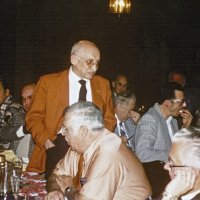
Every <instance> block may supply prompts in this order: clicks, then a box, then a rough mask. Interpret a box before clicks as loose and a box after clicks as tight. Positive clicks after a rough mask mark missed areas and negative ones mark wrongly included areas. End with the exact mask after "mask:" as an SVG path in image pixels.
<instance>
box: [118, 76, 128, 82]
mask: <svg viewBox="0 0 200 200" xmlns="http://www.w3.org/2000/svg"><path fill="white" fill-rule="evenodd" d="M116 80H117V82H125V83H127V79H126V77H124V76H118V77H117V79H116Z"/></svg>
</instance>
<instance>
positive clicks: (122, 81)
mask: <svg viewBox="0 0 200 200" xmlns="http://www.w3.org/2000/svg"><path fill="white" fill-rule="evenodd" d="M127 87H128V79H127V78H126V76H125V75H123V74H118V75H117V76H116V77H115V80H113V81H112V98H113V101H114V97H115V96H116V95H117V94H119V93H120V92H124V91H126V90H127Z"/></svg>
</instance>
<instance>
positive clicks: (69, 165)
mask: <svg viewBox="0 0 200 200" xmlns="http://www.w3.org/2000/svg"><path fill="white" fill-rule="evenodd" d="M79 156H80V155H79V154H77V153H76V152H75V151H72V150H71V149H69V150H68V152H67V154H66V156H65V158H64V159H63V160H61V161H60V162H59V163H58V165H57V166H56V169H55V170H54V173H55V174H57V175H68V176H72V177H75V175H76V174H77V170H78V160H79ZM83 157H84V166H83V173H82V178H85V180H86V183H85V184H84V185H83V187H82V188H81V189H80V194H82V195H83V196H84V197H86V198H88V199H96V200H100V199H101V200H105V199H106V200H122V199H123V200H128V199H146V198H147V197H148V196H150V195H151V190H150V186H149V183H148V179H147V178H146V175H145V173H144V171H143V169H142V166H141V163H140V162H139V161H138V159H137V158H136V156H135V155H134V154H133V153H132V152H131V151H130V150H129V149H128V148H126V147H125V145H124V144H123V143H122V142H121V139H120V138H119V137H118V136H116V135H115V134H110V132H108V131H107V130H106V129H105V130H104V131H102V133H101V134H100V135H99V137H98V138H97V139H96V140H95V141H94V142H93V143H92V144H91V145H90V146H89V148H88V149H87V150H86V152H84V154H83Z"/></svg>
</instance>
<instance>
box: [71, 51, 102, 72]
mask: <svg viewBox="0 0 200 200" xmlns="http://www.w3.org/2000/svg"><path fill="white" fill-rule="evenodd" d="M74 55H75V56H77V57H78V58H80V59H81V60H83V61H84V62H85V63H86V65H87V66H88V67H89V68H92V67H93V66H94V65H95V66H96V68H97V69H98V68H99V63H100V60H97V61H95V60H94V59H92V58H90V59H84V58H82V57H81V56H78V55H76V54H74Z"/></svg>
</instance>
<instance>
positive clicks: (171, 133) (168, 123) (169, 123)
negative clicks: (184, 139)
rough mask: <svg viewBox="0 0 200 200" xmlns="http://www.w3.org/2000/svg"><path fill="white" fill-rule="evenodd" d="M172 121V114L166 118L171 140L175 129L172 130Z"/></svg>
mask: <svg viewBox="0 0 200 200" xmlns="http://www.w3.org/2000/svg"><path fill="white" fill-rule="evenodd" d="M171 121H172V116H169V117H168V118H167V119H166V123H167V128H168V131H169V137H170V138H171V140H172V137H173V135H174V133H173V130H172V124H171Z"/></svg>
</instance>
